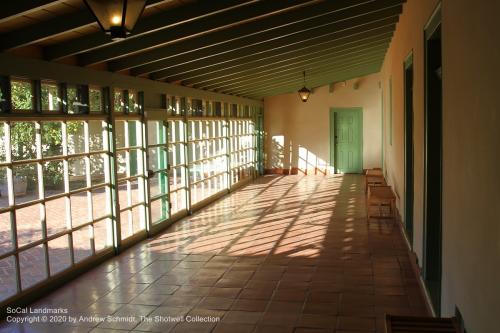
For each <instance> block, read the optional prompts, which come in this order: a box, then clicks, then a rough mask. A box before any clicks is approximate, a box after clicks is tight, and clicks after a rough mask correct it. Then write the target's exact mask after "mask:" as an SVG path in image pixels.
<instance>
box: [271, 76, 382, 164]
mask: <svg viewBox="0 0 500 333" xmlns="http://www.w3.org/2000/svg"><path fill="white" fill-rule="evenodd" d="M354 83H358V84H359V88H358V89H357V90H356V89H354V87H353V85H354ZM329 91H330V89H329V86H323V87H319V88H315V89H314V90H313V93H312V94H311V96H310V97H309V100H308V101H307V102H306V103H303V102H302V101H300V99H299V97H298V95H297V94H296V93H291V94H284V95H278V96H272V97H269V98H265V99H264V112H265V115H264V119H265V121H264V128H265V132H266V142H265V151H266V168H273V167H277V166H278V165H279V164H280V163H277V160H279V161H280V162H282V165H283V167H284V168H285V169H289V168H291V167H299V168H300V169H303V165H304V163H303V162H302V164H301V162H300V161H299V156H304V155H305V151H306V150H307V152H308V154H307V155H308V159H309V162H310V163H309V164H308V166H309V167H308V169H309V170H310V171H314V167H315V164H316V165H317V167H318V168H319V169H320V170H325V168H327V165H328V164H329V163H330V108H332V107H361V108H363V141H364V143H363V167H364V168H365V169H366V168H373V167H380V166H381V131H380V128H381V113H380V112H381V111H380V109H381V90H380V88H379V75H378V74H373V75H369V76H365V77H362V78H358V79H354V80H350V81H347V85H346V86H345V87H343V86H342V85H341V84H336V85H335V86H334V90H333V93H330V92H329ZM276 136H284V143H285V145H284V146H285V147H284V156H283V158H279V157H278V156H277V154H276V152H275V150H273V137H276ZM316 157H317V158H316Z"/></svg>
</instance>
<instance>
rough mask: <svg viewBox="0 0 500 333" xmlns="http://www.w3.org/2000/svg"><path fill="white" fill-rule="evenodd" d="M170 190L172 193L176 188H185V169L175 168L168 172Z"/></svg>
mask: <svg viewBox="0 0 500 333" xmlns="http://www.w3.org/2000/svg"><path fill="white" fill-rule="evenodd" d="M169 178H170V190H171V191H174V190H176V189H178V188H181V187H185V186H186V168H185V167H177V168H172V169H171V170H170V175H169Z"/></svg>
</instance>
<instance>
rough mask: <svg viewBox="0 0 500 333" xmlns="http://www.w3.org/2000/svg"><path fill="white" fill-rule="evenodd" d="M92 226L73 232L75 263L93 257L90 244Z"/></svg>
mask: <svg viewBox="0 0 500 333" xmlns="http://www.w3.org/2000/svg"><path fill="white" fill-rule="evenodd" d="M90 235H91V226H87V227H83V228H81V229H78V230H77V231H75V232H73V255H74V258H75V262H79V261H82V260H83V259H85V258H87V257H89V256H90V255H92V247H91V243H90V239H91V237H90Z"/></svg>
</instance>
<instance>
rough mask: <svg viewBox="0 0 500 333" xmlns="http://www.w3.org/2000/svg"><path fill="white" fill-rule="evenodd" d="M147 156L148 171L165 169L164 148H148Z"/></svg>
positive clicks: (165, 153) (165, 155)
mask: <svg viewBox="0 0 500 333" xmlns="http://www.w3.org/2000/svg"><path fill="white" fill-rule="evenodd" d="M148 155H149V158H148V169H149V170H153V171H156V170H159V169H166V168H167V152H166V149H165V148H164V147H157V148H149V149H148Z"/></svg>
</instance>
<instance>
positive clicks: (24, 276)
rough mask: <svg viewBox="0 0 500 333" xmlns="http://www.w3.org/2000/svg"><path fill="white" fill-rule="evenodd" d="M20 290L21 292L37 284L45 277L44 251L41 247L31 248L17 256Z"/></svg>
mask: <svg viewBox="0 0 500 333" xmlns="http://www.w3.org/2000/svg"><path fill="white" fill-rule="evenodd" d="M19 262H20V265H19V267H20V270H21V288H22V289H23V290H25V289H27V288H29V287H31V286H33V285H35V284H37V283H38V282H40V281H42V280H44V279H45V278H46V277H47V272H46V269H45V251H44V249H43V245H38V246H35V247H32V248H30V249H28V250H26V251H23V252H21V253H20V254H19Z"/></svg>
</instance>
